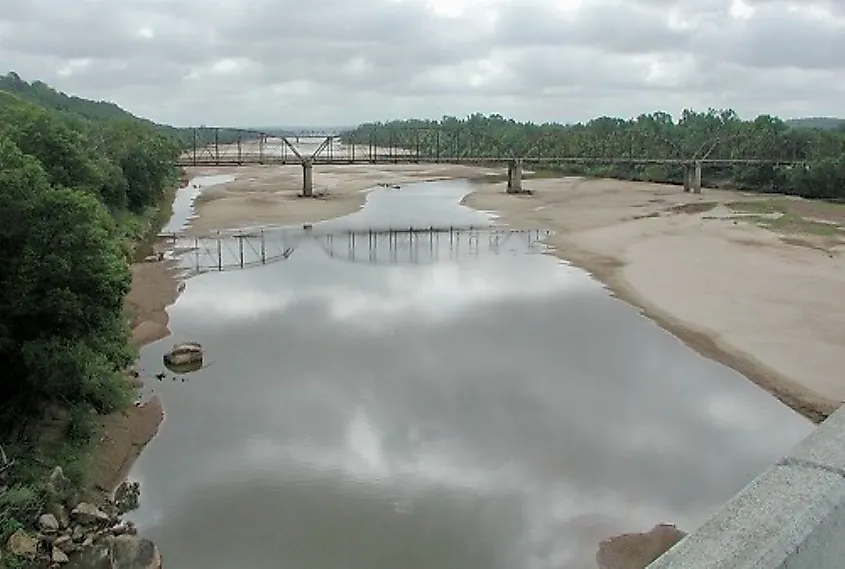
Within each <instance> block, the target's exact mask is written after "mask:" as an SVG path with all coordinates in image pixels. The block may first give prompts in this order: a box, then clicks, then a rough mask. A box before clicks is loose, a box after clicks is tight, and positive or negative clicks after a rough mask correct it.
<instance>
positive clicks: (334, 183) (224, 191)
mask: <svg viewBox="0 0 845 569" xmlns="http://www.w3.org/2000/svg"><path fill="white" fill-rule="evenodd" d="M186 172H187V173H188V175H189V176H191V177H196V176H211V175H215V174H234V175H236V176H237V179H236V180H235V181H233V182H230V183H228V184H221V185H218V186H212V187H210V188H208V189H206V190H204V191H203V193H202V194H201V195H200V197H199V198H198V199H197V202H196V204H195V207H196V208H197V213H198V216H197V218H196V219H193V220H192V221H191V222H190V226H189V228H188V233H189V234H192V235H202V234H207V233H210V232H213V231H218V230H224V229H234V228H238V227H249V226H255V225H265V224H276V225H286V224H293V223H312V222H317V221H322V220H325V219H331V218H334V217H339V216H342V215H347V214H349V213H352V212H354V211H357V210H358V209H360V208H361V206H362V205H363V204H364V200H365V199H366V194H365V193H364V192H363V190H366V189H368V188H372V187H373V186H376V185H378V184H403V183H408V182H419V181H421V180H438V179H447V178H480V177H484V176H501V175H502V174H503V173H504V171H500V170H490V169H486V168H479V167H475V166H461V165H450V164H420V165H417V164H397V165H387V166H370V165H349V166H319V165H318V166H315V167H314V174H313V175H314V193H315V195H317V198H316V199H315V198H303V197H300V196H299V194H300V192H301V191H302V167H301V166H244V167H239V168H188V169H186Z"/></svg>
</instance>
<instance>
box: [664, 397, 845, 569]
mask: <svg viewBox="0 0 845 569" xmlns="http://www.w3.org/2000/svg"><path fill="white" fill-rule="evenodd" d="M842 567H845V407H843V408H840V409H839V410H838V411H837V412H836V413H834V414H833V415H831V416H830V417H829V418H828V419H827V421H825V422H824V423H822V424H821V425H820V426H819V427H818V428H817V429H816V430H815V431H814V432H813V433H812V434H811V435H810V436H808V437H807V438H806V439H804V440H803V441H802V442H801V443H799V444H798V445H797V446H796V447H795V449H793V451H792V452H791V453H790V454H789V455H788V456H787V457H785V458H783V459H782V460H780V461H778V462H777V464H775V465H773V466H772V467H771V468H769V469H768V470H767V471H765V472H764V473H763V474H761V475H760V476H759V477H758V478H756V479H755V480H753V481H752V482H751V483H750V484H749V485H748V486H746V487H745V488H744V489H743V490H742V491H741V492H740V493H739V494H737V495H736V496H734V497H733V498H732V499H731V500H730V501H729V502H728V503H727V504H725V505H724V506H723V507H722V509H721V510H719V512H717V513H716V515H714V516H713V517H712V518H710V520H708V521H707V522H706V523H705V524H704V525H703V526H701V528H699V529H698V531H696V532H695V533H693V534H690V535H688V536H687V537H685V538H684V539H683V540H681V541H680V542H678V543H677V544H676V545H675V546H674V547H673V548H672V549H670V550H669V551H667V552H666V553H665V554H664V555H663V556H661V557H660V558H659V559H657V560H656V561H655V562H654V563H652V564H651V565H649V566H648V569H803V568H807V569H841V568H842Z"/></svg>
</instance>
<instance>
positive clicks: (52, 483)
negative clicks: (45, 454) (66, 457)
mask: <svg viewBox="0 0 845 569" xmlns="http://www.w3.org/2000/svg"><path fill="white" fill-rule="evenodd" d="M72 489H73V483H72V482H71V481H70V479H69V478H68V477H67V476H65V473H64V471H63V470H62V467H61V466H57V467H56V468H54V469H53V472H51V473H50V478H48V480H47V492H49V493H50V494H53V495H54V496H56V495H61V494H64V493H66V492H68V491H70V490H72Z"/></svg>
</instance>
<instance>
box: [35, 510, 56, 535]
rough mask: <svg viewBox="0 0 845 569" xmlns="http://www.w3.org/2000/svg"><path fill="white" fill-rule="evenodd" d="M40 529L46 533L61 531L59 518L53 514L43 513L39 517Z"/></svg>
mask: <svg viewBox="0 0 845 569" xmlns="http://www.w3.org/2000/svg"><path fill="white" fill-rule="evenodd" d="M38 529H40V530H41V531H43V532H44V533H55V532H57V531H59V520H57V519H56V516H54V515H53V514H41V515H40V516H39V517H38Z"/></svg>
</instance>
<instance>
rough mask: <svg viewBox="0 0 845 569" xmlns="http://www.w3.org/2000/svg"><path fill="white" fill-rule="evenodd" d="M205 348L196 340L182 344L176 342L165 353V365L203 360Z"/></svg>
mask: <svg viewBox="0 0 845 569" xmlns="http://www.w3.org/2000/svg"><path fill="white" fill-rule="evenodd" d="M202 355H203V350H202V346H201V345H199V344H198V343H196V342H185V343H182V344H175V345H174V346H173V348H172V349H171V350H170V351H169V352H168V353H166V354H164V363H165V365H177V366H178V365H184V364H189V363H195V362H201V361H202Z"/></svg>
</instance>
